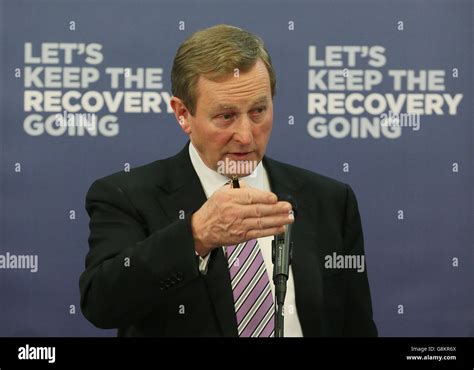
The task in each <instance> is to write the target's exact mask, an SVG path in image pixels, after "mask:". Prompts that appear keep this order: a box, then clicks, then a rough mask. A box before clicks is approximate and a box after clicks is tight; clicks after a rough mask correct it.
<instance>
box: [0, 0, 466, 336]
mask: <svg viewBox="0 0 474 370" xmlns="http://www.w3.org/2000/svg"><path fill="white" fill-rule="evenodd" d="M0 11H1V29H0V33H1V59H0V63H1V65H0V68H1V76H0V78H1V80H0V94H1V100H0V102H1V103H0V104H1V106H0V107H1V124H0V138H1V140H0V143H1V151H0V153H1V182H0V190H1V199H0V212H1V222H0V227H1V229H0V291H1V299H0V336H110V335H115V331H113V330H107V331H104V330H99V329H96V328H94V327H93V326H92V325H91V324H90V323H88V322H87V321H86V319H85V318H84V317H83V316H82V314H81V313H80V309H79V288H78V279H79V275H80V273H81V272H82V270H83V268H84V257H85V255H86V253H87V250H88V245H87V237H88V216H87V214H86V212H85V209H84V198H85V194H86V191H87V189H88V187H89V186H90V184H91V183H92V182H93V181H94V180H95V179H97V178H99V177H102V176H105V175H107V174H110V173H112V172H116V171H121V170H127V169H128V167H129V166H130V167H136V166H139V165H142V164H145V163H148V162H151V161H153V160H156V159H159V158H164V157H167V156H170V155H173V154H174V153H176V152H177V151H178V150H180V149H181V148H182V146H183V145H184V143H185V142H186V141H187V137H186V136H185V135H184V134H183V133H182V131H181V129H180V127H179V125H178V124H177V122H176V120H175V118H174V116H173V115H172V114H170V113H169V109H168V107H167V99H169V96H170V95H171V86H170V80H169V75H170V70H171V64H172V60H173V57H174V55H175V53H176V50H177V48H178V46H179V45H180V44H181V42H182V41H184V40H185V39H186V38H187V37H189V36H190V35H191V34H192V33H193V32H195V31H197V30H199V29H202V28H205V27H208V26H211V25H215V24H219V23H227V24H231V25H235V26H238V27H241V28H245V29H247V30H249V31H251V32H254V33H256V34H258V35H259V36H261V37H262V39H263V40H264V41H265V44H266V47H267V49H268V50H269V52H270V54H271V56H272V59H273V63H274V66H275V69H276V72H277V95H276V97H275V100H274V123H273V133H272V136H271V139H270V144H269V147H268V150H267V154H268V155H269V156H271V157H273V158H275V159H278V160H282V161H284V162H288V163H291V164H294V165H297V166H300V167H304V168H307V169H309V170H312V171H315V172H318V173H321V174H324V175H327V176H330V177H333V178H336V179H338V180H340V181H343V182H347V183H349V184H350V185H351V186H352V187H353V189H354V190H355V192H356V195H357V197H358V201H359V207H360V213H361V217H362V222H363V227H364V234H365V246H366V261H367V264H368V274H369V280H370V286H371V291H372V299H373V307H374V315H375V321H376V323H377V325H378V328H379V333H380V335H381V336H472V335H473V334H474V325H473V318H474V314H473V313H474V298H473V291H474V289H473V288H474V287H473V281H474V279H473V270H474V269H473V267H474V264H473V255H472V251H473V246H474V244H473V237H472V236H473V217H472V214H473V204H474V199H473V193H472V187H473V185H472V184H473V181H472V180H473V179H472V156H473V150H472V144H473V143H472V138H473V126H472V123H473V114H472V113H473V112H472V86H473V82H474V81H473V78H472V65H473V53H472V51H473V40H472V14H473V9H472V2H471V1H447V0H446V1H421V0H420V1H413V2H411V1H376V0H370V1H360V2H357V1H331V2H329V1H260V2H258V3H256V2H253V1H243V0H239V1H231V2H225V3H224V2H222V3H221V2H217V1H199V2H197V1H176V0H174V1H159V2H158V1H132V0H128V1H84V2H82V1H52V0H51V1H13V0H11V1H2V2H0ZM71 68H72V69H71ZM111 68H118V69H115V70H114V69H111ZM138 68H143V70H142V71H143V73H144V75H146V73H145V69H148V70H147V71H149V75H148V76H147V78H144V79H143V81H142V82H143V83H144V84H143V86H141V85H140V84H138V85H137V84H134V81H139V80H140V78H139V77H140V76H138V77H136V76H137V73H138V74H139V73H141V72H138V71H139V70H138ZM117 71H118V72H117ZM329 71H336V74H337V73H342V74H343V77H342V81H343V82H342V83H341V82H340V81H341V78H339V79H338V78H337V76H336V77H334V78H333V79H332V80H329V79H328V76H329V75H330V72H329ZM337 71H339V72H337ZM371 71H372V72H371ZM390 71H392V72H390ZM393 71H402V72H393ZM409 71H411V72H409ZM420 71H425V72H424V73H423V72H420ZM81 73H82V75H81ZM317 73H319V74H317ZM393 73H399V76H401V77H397V78H395V77H394V75H393ZM410 73H411V74H412V75H411V77H410V76H409V79H405V78H404V77H403V76H404V74H407V75H410ZM112 75H113V76H115V77H116V78H117V79H118V82H119V83H118V85H114V84H113V82H114V81H112V79H111V76H112ZM358 76H362V77H360V79H358ZM365 76H369V77H370V76H372V77H373V78H374V79H375V80H374V81H375V82H377V81H378V82H377V83H374V85H373V86H371V85H369V84H368V83H367V84H363V83H361V81H364V78H365ZM423 76H428V77H427V78H424V77H423ZM115 77H114V78H115ZM378 77H380V78H381V80H377V78H378ZM126 78H131V80H130V81H131V85H130V86H129V88H127V86H125V85H124V84H123V81H124V80H125V79H126ZM134 78H136V79H135V80H134ZM315 79H316V80H315ZM397 80H400V82H401V86H399V88H397V86H395V85H396V81H397ZM88 81H90V82H89V83H88ZM338 81H339V83H338ZM344 81H347V83H345V82H344ZM350 81H352V84H350V83H349V82H350ZM406 82H407V83H406ZM87 83H88V85H87ZM147 84H148V85H147ZM412 84H413V86H410V85H412ZM412 87H413V88H412ZM90 91H95V92H97V93H93V94H89V95H86V93H87V92H90ZM68 92H69V94H70V95H67V93H68ZM104 92H109V93H108V95H107V94H105V93H104ZM131 92H132V94H130V93H131ZM335 93H336V94H343V96H342V99H343V100H342V101H343V102H345V103H346V104H345V106H344V103H343V104H342V105H338V103H334V104H332V105H329V104H326V105H322V103H321V99H323V97H322V96H324V97H325V98H326V99H327V100H328V101H329V99H330V96H331V95H332V97H334V98H336V99H341V96H335V95H333V94H335ZM351 94H360V95H351ZM350 95H351V96H352V97H353V98H354V99H355V100H356V103H357V104H353V105H354V107H359V106H361V107H362V108H361V109H363V112H362V113H357V112H356V111H354V109H352V108H351V107H350V106H349V107H348V104H347V102H348V97H349V96H350ZM65 96H66V97H67V96H69V97H72V98H73V99H72V100H69V102H70V103H71V104H70V105H67V99H66V100H65V99H63V98H64V97H65ZM106 96H107V97H106ZM83 97H87V98H84V99H83V100H81V99H82V98H83ZM107 99H108V101H109V103H110V102H111V99H116V100H115V102H117V103H118V106H117V109H115V107H113V104H112V105H111V104H109V105H107V104H106V103H105V102H106V101H107ZM119 99H123V100H119ZM143 99H145V100H146V99H154V100H153V101H154V103H153V101H152V102H151V103H150V105H151V106H152V108H151V111H149V112H147V111H146V109H144V107H146V106H147V105H146V104H145V105H143V104H142V103H143ZM318 99H319V100H318ZM390 99H391V100H394V99H395V100H396V99H399V100H396V101H397V102H399V103H400V104H401V106H400V109H399V113H401V114H402V113H403V114H405V113H406V114H407V115H406V116H403V115H401V116H400V117H399V120H398V121H397V120H391V121H383V117H382V115H383V114H384V113H388V112H389V110H390V109H391V108H396V105H394V104H391V105H387V106H386V107H384V106H383V104H385V103H387V102H390V101H391V100H390ZM374 101H375V103H374ZM100 102H104V106H103V107H102V108H101V109H99V110H98V111H97V112H94V110H95V109H96V108H95V107H97V108H100V106H97V104H100ZM318 102H319V103H321V104H316V105H314V104H315V103H318ZM370 102H372V105H371V103H370ZM392 103H393V102H392ZM74 104H78V105H79V108H77V109H78V111H77V112H78V113H96V114H97V120H98V121H99V125H98V126H97V131H96V135H94V132H93V131H87V130H86V131H85V132H83V135H79V133H80V130H79V129H78V128H77V127H74V126H73V127H67V126H64V125H63V126H61V125H60V124H56V125H55V124H53V123H52V122H53V121H52V120H54V119H57V117H56V114H58V113H61V114H63V113H64V111H65V110H68V109H66V108H69V110H68V111H69V112H71V111H72V108H74ZM377 104H379V105H380V104H382V108H385V109H382V112H381V111H380V110H377V109H376V108H377V106H378V105H377ZM341 107H342V108H341ZM344 107H345V108H344ZM378 107H379V108H380V106H378ZM392 110H393V109H392ZM51 117H52V118H51ZM404 119H413V120H414V121H413V122H411V121H408V120H405V121H404ZM48 120H49V123H46V122H47V121H48ZM106 121H108V122H109V123H104V122H106ZM100 122H102V123H100ZM384 122H385V123H387V122H388V123H390V122H391V124H392V126H390V127H391V128H390V127H387V126H384V124H385V123H384ZM397 122H398V126H397ZM410 122H411V123H410ZM416 122H418V123H417V124H415V123H416ZM321 217H324V215H321ZM20 256H27V257H23V262H22V263H23V265H22V264H21V263H18V264H17V265H16V266H15V265H14V262H13V261H14V260H17V261H18V260H19V259H20V260H21V258H22V257H20ZM36 259H37V260H36ZM35 260H36V261H37V263H36V264H35V263H34V261H35Z"/></svg>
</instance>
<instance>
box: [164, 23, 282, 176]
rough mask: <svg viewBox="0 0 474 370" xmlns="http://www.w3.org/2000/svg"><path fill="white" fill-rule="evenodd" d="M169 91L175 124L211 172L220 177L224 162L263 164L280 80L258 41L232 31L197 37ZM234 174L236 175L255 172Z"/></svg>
mask: <svg viewBox="0 0 474 370" xmlns="http://www.w3.org/2000/svg"><path fill="white" fill-rule="evenodd" d="M171 85H172V93H173V98H172V99H171V106H172V108H173V110H174V112H175V115H176V119H177V120H178V122H179V123H180V125H181V127H182V129H183V130H184V132H186V133H187V134H188V135H189V137H190V139H191V142H192V143H193V145H194V146H195V147H196V149H197V151H198V152H199V154H200V156H201V158H202V159H203V161H204V162H205V163H206V165H207V166H208V167H209V168H212V169H214V170H216V171H220V172H222V168H223V167H221V164H222V162H226V163H227V164H229V163H230V164H232V162H233V164H237V163H240V164H242V163H243V162H242V161H245V162H246V163H249V162H250V163H258V162H260V161H261V159H262V157H263V155H264V154H265V150H266V146H267V143H268V139H269V137H270V133H271V129H272V121H273V102H272V99H273V96H274V95H275V85H276V79H275V73H274V71H273V67H272V63H271V59H270V56H269V55H268V52H267V51H266V49H265V47H264V45H263V42H262V40H261V39H260V38H258V37H257V36H255V35H253V34H251V33H249V32H247V31H244V30H242V29H240V28H237V27H232V26H228V25H218V26H214V27H210V28H207V29H205V30H202V31H199V32H196V33H194V34H193V35H192V36H191V37H190V38H188V39H187V40H186V41H185V42H184V43H183V44H182V45H181V46H180V47H179V49H178V51H177V53H176V57H175V59H174V62H173V68H172V71H171ZM220 161H222V162H220ZM229 161H230V162H229ZM247 161H249V162H247ZM229 167H230V168H232V166H228V167H226V169H229ZM233 168H236V169H237V171H235V172H233V171H231V172H232V174H237V175H246V174H249V172H251V170H250V171H249V170H248V167H244V166H234V167H233ZM246 168H247V169H246ZM224 174H227V175H230V174H231V173H229V171H227V170H225V171H224Z"/></svg>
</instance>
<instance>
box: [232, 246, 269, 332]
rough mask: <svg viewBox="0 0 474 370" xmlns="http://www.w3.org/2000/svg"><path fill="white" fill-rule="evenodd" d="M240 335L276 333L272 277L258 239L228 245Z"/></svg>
mask: <svg viewBox="0 0 474 370" xmlns="http://www.w3.org/2000/svg"><path fill="white" fill-rule="evenodd" d="M226 254H227V260H228V263H229V273H230V281H231V284H232V293H233V296H234V307H235V313H236V316H237V326H238V332H239V337H273V334H274V327H275V323H274V306H273V297H272V292H271V289H270V280H269V279H268V275H267V270H266V268H265V263H264V261H263V255H262V252H261V251H260V246H259V244H258V241H257V239H252V240H249V241H247V242H243V243H240V244H237V245H232V246H229V247H227V248H226Z"/></svg>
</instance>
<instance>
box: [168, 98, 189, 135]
mask: <svg viewBox="0 0 474 370" xmlns="http://www.w3.org/2000/svg"><path fill="white" fill-rule="evenodd" d="M170 105H171V108H172V109H173V111H174V116H175V117H176V120H177V121H178V123H179V125H180V126H181V128H182V129H183V131H184V132H185V133H186V134H188V135H189V134H190V133H191V125H190V122H189V121H190V118H191V113H189V111H188V108H186V106H185V105H184V103H183V101H182V100H181V99H180V98H177V97H176V96H173V97H172V98H171V99H170Z"/></svg>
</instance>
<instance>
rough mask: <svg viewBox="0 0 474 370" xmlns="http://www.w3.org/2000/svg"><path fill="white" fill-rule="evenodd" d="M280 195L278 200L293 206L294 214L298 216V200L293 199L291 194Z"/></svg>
mask: <svg viewBox="0 0 474 370" xmlns="http://www.w3.org/2000/svg"><path fill="white" fill-rule="evenodd" d="M277 195H278V200H279V201H283V202H288V203H290V204H291V207H292V208H293V214H294V215H295V217H296V215H297V214H298V205H297V203H296V199H295V198H293V197H292V196H291V195H289V194H277Z"/></svg>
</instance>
